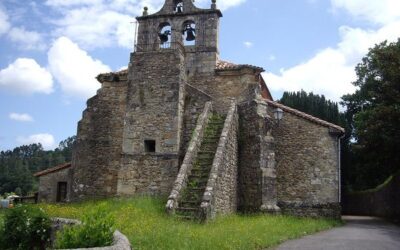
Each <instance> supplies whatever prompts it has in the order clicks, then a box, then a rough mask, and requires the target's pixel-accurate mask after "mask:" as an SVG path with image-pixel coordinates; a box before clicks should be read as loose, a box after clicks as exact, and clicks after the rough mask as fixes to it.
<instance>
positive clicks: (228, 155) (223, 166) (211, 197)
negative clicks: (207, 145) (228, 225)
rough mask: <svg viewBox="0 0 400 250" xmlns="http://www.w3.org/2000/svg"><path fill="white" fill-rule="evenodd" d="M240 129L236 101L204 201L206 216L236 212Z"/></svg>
mask: <svg viewBox="0 0 400 250" xmlns="http://www.w3.org/2000/svg"><path fill="white" fill-rule="evenodd" d="M238 129H239V117H238V113H237V106H236V103H235V102H233V103H232V104H231V107H230V109H229V112H228V115H227V118H226V121H225V124H224V128H223V130H222V133H221V137H220V140H219V143H218V148H217V151H216V153H215V158H214V161H213V164H212V168H211V171H210V177H209V179H208V182H207V186H206V189H205V192H204V195H203V200H202V203H201V209H202V213H203V218H204V219H208V218H215V216H216V215H217V214H228V213H234V212H236V210H237V204H238V197H237V191H238V185H237V179H238V141H237V138H238V136H237V135H238Z"/></svg>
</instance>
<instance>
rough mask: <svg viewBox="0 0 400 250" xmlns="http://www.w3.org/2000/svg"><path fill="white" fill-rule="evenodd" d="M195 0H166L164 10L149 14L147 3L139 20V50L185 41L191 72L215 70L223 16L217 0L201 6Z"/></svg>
mask: <svg viewBox="0 0 400 250" xmlns="http://www.w3.org/2000/svg"><path fill="white" fill-rule="evenodd" d="M193 2H194V1H193V0H166V1H165V3H164V6H163V7H162V8H161V10H160V11H159V12H157V13H155V14H152V15H149V13H148V9H147V8H146V7H145V8H144V11H143V15H142V16H140V17H137V18H136V19H137V20H138V23H139V30H138V39H137V43H136V44H135V50H136V51H138V52H140V51H148V50H154V49H162V48H169V47H171V46H172V47H174V46H179V45H182V46H183V49H184V53H185V59H186V62H185V64H186V71H187V73H188V74H189V76H190V75H193V74H196V73H209V72H213V71H214V69H215V65H216V62H217V59H218V57H219V41H218V39H219V18H220V17H222V13H221V11H220V10H218V9H217V5H216V0H212V1H211V7H210V9H200V8H197V7H196V6H195V5H194V4H193Z"/></svg>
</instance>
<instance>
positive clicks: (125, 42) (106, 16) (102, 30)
mask: <svg viewBox="0 0 400 250" xmlns="http://www.w3.org/2000/svg"><path fill="white" fill-rule="evenodd" d="M132 21H134V19H133V17H132V16H130V15H128V14H122V13H119V12H117V11H112V10H109V9H106V8H105V7H104V6H102V5H100V6H91V7H83V8H76V9H72V10H70V11H68V12H67V13H66V14H65V16H64V17H63V18H62V19H60V20H57V21H56V24H57V25H58V26H59V28H57V29H56V30H55V35H58V36H67V37H69V38H71V39H72V40H74V41H75V42H77V43H78V44H79V45H80V46H82V47H83V48H85V49H95V48H99V47H100V48H102V47H110V46H114V45H118V46H120V47H125V48H132V46H133V37H134V35H133V32H134V26H133V24H132V23H131V22H132Z"/></svg>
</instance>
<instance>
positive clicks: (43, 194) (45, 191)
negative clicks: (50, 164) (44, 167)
mask: <svg viewBox="0 0 400 250" xmlns="http://www.w3.org/2000/svg"><path fill="white" fill-rule="evenodd" d="M59 182H65V183H67V191H68V190H70V189H71V184H72V169H71V168H66V169H62V170H60V171H57V172H53V173H49V174H46V175H43V176H40V177H39V191H38V192H39V197H38V200H39V202H57V189H58V183H59ZM69 200H70V192H67V197H66V200H65V201H69Z"/></svg>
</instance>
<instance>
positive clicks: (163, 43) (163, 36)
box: [158, 23, 171, 48]
mask: <svg viewBox="0 0 400 250" xmlns="http://www.w3.org/2000/svg"><path fill="white" fill-rule="evenodd" d="M158 38H159V39H160V48H170V47H171V25H170V24H169V23H163V24H161V25H160V29H159V33H158Z"/></svg>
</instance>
